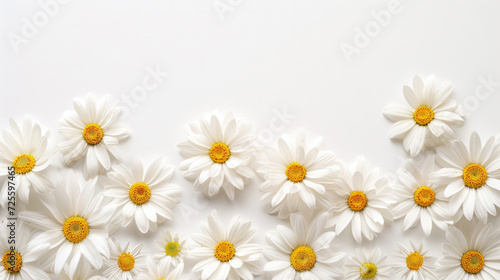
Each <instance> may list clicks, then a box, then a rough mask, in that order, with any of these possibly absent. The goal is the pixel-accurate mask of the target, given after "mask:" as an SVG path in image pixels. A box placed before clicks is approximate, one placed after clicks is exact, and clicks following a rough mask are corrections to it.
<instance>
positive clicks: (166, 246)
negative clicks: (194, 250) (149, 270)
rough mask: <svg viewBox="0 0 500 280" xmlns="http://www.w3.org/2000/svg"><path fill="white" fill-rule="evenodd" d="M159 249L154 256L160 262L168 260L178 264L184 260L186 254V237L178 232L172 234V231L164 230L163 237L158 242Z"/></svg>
mask: <svg viewBox="0 0 500 280" xmlns="http://www.w3.org/2000/svg"><path fill="white" fill-rule="evenodd" d="M157 246H158V250H157V251H155V253H154V258H155V259H156V260H157V261H158V262H168V263H172V265H174V266H176V265H178V264H179V263H182V262H184V257H185V256H186V254H188V253H187V252H186V239H185V238H184V237H182V236H179V235H178V234H175V235H172V234H171V233H170V231H168V230H166V231H165V232H163V234H162V236H161V239H160V241H159V242H157Z"/></svg>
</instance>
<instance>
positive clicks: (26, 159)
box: [12, 154, 36, 174]
mask: <svg viewBox="0 0 500 280" xmlns="http://www.w3.org/2000/svg"><path fill="white" fill-rule="evenodd" d="M35 162H36V161H35V158H34V157H33V156H32V155H28V154H22V155H20V156H17V157H16V159H14V162H13V163H12V166H14V171H15V172H16V173H17V174H25V173H28V172H30V171H31V169H33V167H35Z"/></svg>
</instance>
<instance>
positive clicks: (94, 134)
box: [83, 123, 104, 145]
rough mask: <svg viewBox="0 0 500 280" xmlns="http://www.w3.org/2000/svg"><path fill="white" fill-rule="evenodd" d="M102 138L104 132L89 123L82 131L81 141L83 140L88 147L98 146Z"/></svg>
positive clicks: (96, 125)
mask: <svg viewBox="0 0 500 280" xmlns="http://www.w3.org/2000/svg"><path fill="white" fill-rule="evenodd" d="M103 136H104V132H103V131H102V128H101V127H100V126H99V125H98V124H95V123H90V124H88V125H87V126H86V127H85V128H84V129H83V139H85V141H86V142H87V143H88V144H89V145H96V144H99V142H101V140H102V137H103Z"/></svg>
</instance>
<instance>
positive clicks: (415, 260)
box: [395, 242, 438, 280]
mask: <svg viewBox="0 0 500 280" xmlns="http://www.w3.org/2000/svg"><path fill="white" fill-rule="evenodd" d="M410 244H411V248H410V249H408V248H406V247H405V246H404V245H403V244H401V243H398V249H399V250H398V251H397V254H396V258H397V262H396V264H395V269H396V270H395V273H396V274H398V276H399V277H400V279H403V280H404V279H406V280H437V279H438V277H437V276H436V274H435V271H436V269H437V258H435V257H432V256H428V254H427V252H424V251H423V244H420V246H419V247H416V246H415V245H413V243H411V242H410Z"/></svg>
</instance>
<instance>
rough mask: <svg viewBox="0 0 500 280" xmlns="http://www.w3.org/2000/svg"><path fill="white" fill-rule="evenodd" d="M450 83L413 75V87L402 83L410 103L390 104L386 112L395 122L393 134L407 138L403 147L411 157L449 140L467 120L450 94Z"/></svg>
mask: <svg viewBox="0 0 500 280" xmlns="http://www.w3.org/2000/svg"><path fill="white" fill-rule="evenodd" d="M452 89H453V88H452V86H451V84H450V83H445V84H444V85H442V86H440V87H438V86H436V78H435V77H434V76H430V77H429V78H428V79H427V80H426V81H425V83H424V82H423V81H422V78H420V77H419V76H415V77H414V78H413V89H411V88H410V87H408V86H404V87H403V94H404V97H405V99H406V102H408V105H409V106H401V105H389V106H387V107H385V108H384V111H383V113H384V115H385V116H386V117H387V118H388V119H389V120H391V121H394V122H396V123H395V124H394V125H393V126H392V128H391V138H395V139H404V140H403V147H404V149H405V150H406V151H407V152H408V153H410V155H411V156H412V157H414V156H416V155H418V154H419V153H420V152H422V151H424V150H425V148H427V147H434V146H436V145H437V144H441V143H446V142H447V141H449V140H450V139H452V138H453V137H454V132H453V130H452V128H455V127H460V126H462V125H463V124H464V119H463V114H462V110H461V108H460V106H459V105H457V103H456V102H455V101H453V100H452V99H451V98H450V94H451V91H452Z"/></svg>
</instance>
